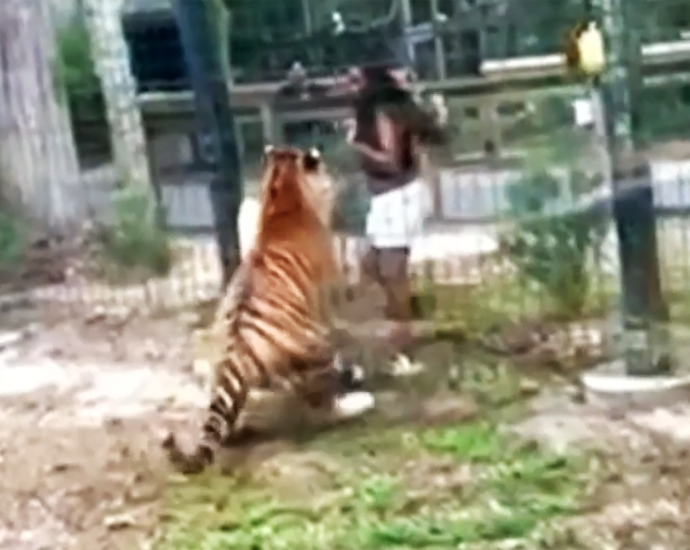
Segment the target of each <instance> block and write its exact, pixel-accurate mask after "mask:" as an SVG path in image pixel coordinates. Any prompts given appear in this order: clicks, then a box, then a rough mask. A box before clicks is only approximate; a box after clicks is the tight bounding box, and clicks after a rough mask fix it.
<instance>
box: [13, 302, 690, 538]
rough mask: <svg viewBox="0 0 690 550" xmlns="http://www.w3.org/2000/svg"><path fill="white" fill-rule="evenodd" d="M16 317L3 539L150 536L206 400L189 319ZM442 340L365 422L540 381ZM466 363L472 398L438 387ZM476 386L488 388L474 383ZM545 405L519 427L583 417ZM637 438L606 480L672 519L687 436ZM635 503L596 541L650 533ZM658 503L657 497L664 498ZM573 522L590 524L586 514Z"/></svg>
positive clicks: (470, 408)
mask: <svg viewBox="0 0 690 550" xmlns="http://www.w3.org/2000/svg"><path fill="white" fill-rule="evenodd" d="M22 327H23V328H22V329H21V330H14V329H9V328H8V329H6V330H4V331H2V330H0V509H1V510H2V513H1V514H0V550H4V549H7V550H39V549H45V550H47V549H51V550H63V549H65V550H68V549H70V550H71V549H85V550H86V549H88V550H100V549H103V550H109V549H119V548H122V549H127V550H131V549H133V548H151V547H153V545H154V541H155V539H156V535H157V529H158V528H159V526H160V518H161V512H162V507H163V505H164V504H165V498H166V485H167V483H169V480H170V477H169V473H170V472H169V470H168V467H167V465H166V463H165V461H164V460H163V457H162V455H161V452H160V449H159V442H160V440H161V438H162V436H163V434H164V433H165V432H166V431H167V430H169V429H170V428H171V427H181V426H188V427H191V425H193V422H194V419H195V417H196V413H195V412H194V411H196V410H199V409H200V408H201V406H202V405H203V404H204V393H203V390H202V388H201V385H200V384H199V383H198V380H196V379H195V378H194V375H193V372H192V357H191V350H192V346H191V345H190V336H189V329H188V328H187V327H186V326H185V323H184V322H182V321H181V320H180V319H179V318H172V319H157V320H152V319H140V318H133V317H131V316H129V315H121V316H118V315H114V316H113V315H110V316H105V315H101V314H98V315H94V314H93V313H91V314H88V315H75V316H73V317H72V318H71V320H70V322H69V323H67V322H63V323H49V322H48V321H47V320H46V318H45V317H35V316H30V315H29V316H26V317H25V318H24V319H23V323H22ZM452 352H453V350H452V349H448V348H447V347H446V348H443V346H437V347H435V348H433V349H428V350H426V351H425V352H423V353H422V354H421V357H420V359H421V360H422V361H423V362H425V364H427V365H428V364H431V363H433V362H434V361H432V360H429V361H425V359H434V360H435V362H436V363H438V358H439V357H443V358H444V363H445V366H444V368H443V371H442V372H441V371H438V372H430V373H429V375H428V376H425V377H424V379H422V380H419V379H417V380H415V381H410V382H404V381H399V382H398V383H397V386H396V387H395V388H392V389H391V390H390V391H388V390H385V389H382V390H381V391H380V392H379V394H378V402H379V407H380V412H379V413H377V419H376V420H375V421H374V422H373V424H372V426H371V428H372V429H381V428H385V425H386V424H387V423H397V422H405V423H407V422H418V421H420V420H422V421H424V422H425V423H426V422H431V421H439V422H449V421H450V422H453V421H457V420H458V419H466V418H467V417H471V416H472V415H474V414H476V412H477V409H478V408H479V407H483V408H486V405H488V407H489V408H491V407H492V406H493V405H492V403H493V402H494V400H495V401H496V402H501V403H503V402H504V401H505V400H504V399H503V398H504V397H505V398H508V399H510V398H511V397H513V396H515V395H519V396H522V397H524V396H525V395H526V394H530V393H533V392H535V391H538V389H539V387H540V386H541V385H542V384H541V382H540V381H538V380H534V379H532V380H530V381H529V383H527V384H526V383H525V379H524V377H522V378H515V377H513V378H511V377H510V376H508V377H506V376H505V373H503V374H501V373H499V372H498V371H496V372H494V373H493V374H492V373H489V376H494V378H489V379H487V378H486V376H487V375H486V369H480V368H477V369H475V370H476V373H477V375H479V374H480V373H484V374H481V377H480V378H476V377H474V375H470V374H468V373H469V371H472V365H471V362H470V361H468V360H467V358H466V359H465V360H464V361H462V362H461V363H459V364H458V365H453V364H452V362H453V359H452V358H453V353H452ZM425 354H427V356H426V357H425ZM456 357H457V355H456ZM462 368H466V369H467V370H468V373H466V374H463V375H462V376H463V378H462V384H463V385H464V386H465V387H466V388H467V389H468V390H472V393H473V395H474V396H475V397H476V398H477V400H476V401H475V402H472V401H468V400H467V399H458V398H457V393H453V392H452V391H450V390H448V389H447V387H448V386H452V385H453V384H454V383H457V380H456V379H455V378H454V376H456V375H457V372H455V371H457V369H462ZM454 373H455V374H454ZM522 374H524V373H522ZM473 384H474V388H473V387H472V385H473ZM444 388H446V389H444ZM486 388H488V389H489V391H488V392H487V393H485V394H482V389H486ZM444 392H445V393H444ZM430 394H432V395H433V398H432V399H429V395H430ZM444 395H445V396H447V397H444ZM482 399H484V401H482ZM553 414H555V415H556V416H553V415H552V416H551V417H550V416H548V414H546V413H544V412H543V411H542V412H540V411H536V412H535V415H540V417H541V418H542V419H543V421H542V423H541V426H542V428H538V429H537V428H529V429H525V430H523V431H525V432H529V433H526V434H522V435H524V436H525V437H528V438H535V439H540V438H542V439H543V438H546V439H550V438H552V436H551V435H549V434H548V433H547V432H548V431H549V430H551V431H554V430H553V428H554V427H556V428H557V429H556V430H555V431H556V432H558V433H559V434H563V433H565V432H568V433H574V432H573V430H577V429H581V428H582V421H580V422H578V421H577V420H578V419H582V418H584V415H583V414H582V410H581V409H579V408H577V407H576V408H575V409H572V410H571V409H570V408H568V406H565V407H564V406H560V405H559V406H558V407H557V411H556V413H553ZM558 415H560V417H558ZM556 417H558V418H560V420H558V418H556ZM688 418H690V413H688ZM564 419H568V420H569V421H571V422H575V424H577V426H574V427H567V426H566V425H565V424H558V422H557V420H558V421H559V422H565V420H564ZM590 420H591V422H593V424H592V425H593V426H594V427H593V428H592V429H591V430H590V431H591V433H590V434H589V435H587V437H585V436H583V438H584V439H587V438H589V439H590V440H591V439H596V438H601V437H604V438H608V440H613V439H618V438H621V441H622V440H623V439H624V438H625V437H627V436H626V434H627V431H626V430H624V429H623V427H622V426H627V425H628V424H627V423H622V424H621V420H620V418H618V419H617V418H607V417H605V416H602V415H599V414H598V413H596V412H593V416H592V417H591V419H590ZM590 420H588V422H590ZM304 422H305V423H306V424H309V422H310V420H309V419H308V418H307V419H305V420H304ZM544 426H546V428H544ZM366 428H367V430H368V429H369V425H367V426H366ZM547 428H548V429H547ZM549 433H550V432H549ZM602 434H603V435H602ZM621 436H623V437H621ZM574 439H575V440H577V439H578V438H577V437H575V438H574ZM640 441H641V440H640ZM575 444H576V445H579V444H580V443H579V442H578V441H576V443H575ZM634 447H635V449H634V451H635V452H634V453H633V454H634V455H635V457H637V458H636V459H635V460H633V462H634V463H635V464H634V465H633V466H630V465H629V464H627V463H626V464H623V463H621V462H618V463H617V466H616V468H614V470H618V471H612V474H611V477H612V479H611V483H610V484H609V485H607V488H605V491H607V493H611V491H612V489H611V487H616V486H622V485H625V487H628V486H629V480H628V474H621V472H622V471H623V470H630V474H629V475H630V476H632V477H631V479H632V478H635V479H637V480H638V481H639V480H640V479H642V480H644V484H645V485H651V486H654V487H655V490H654V491H653V493H654V494H653V495H651V496H650V500H652V501H653V502H654V503H655V505H656V503H658V502H662V503H663V502H667V503H668V502H671V503H673V506H674V508H673V511H672V512H668V514H667V513H664V514H661V517H660V518H659V519H658V522H660V523H664V521H673V518H675V519H676V520H677V518H676V516H677V515H679V514H680V512H679V510H681V509H687V507H686V506H685V505H686V504H687V502H688V499H689V498H690V496H689V495H690V490H688V488H687V482H685V481H684V482H683V483H675V482H673V480H674V479H681V478H682V479H683V480H685V479H687V473H688V468H687V467H686V466H685V464H686V463H687V460H686V458H685V457H686V456H687V451H686V448H687V445H677V444H674V445H672V446H671V447H669V448H672V449H674V450H673V451H672V452H670V454H669V455H668V456H660V455H659V451H658V450H657V451H655V452H652V453H651V455H650V449H654V448H657V449H658V446H657V445H656V444H655V442H654V441H650V440H645V441H644V442H642V443H638V444H637V445H635V446H634ZM640 447H641V449H640ZM267 449H268V452H267ZM638 451H639V452H638ZM251 452H253V451H250V454H249V455H247V454H245V455H244V456H239V457H238V456H236V457H234V459H238V460H243V461H248V460H249V458H250V457H251V458H252V463H253V464H255V460H253V459H255V458H256V456H254V455H251ZM256 452H257V453H260V452H263V453H267V456H266V457H265V458H266V459H267V460H269V464H273V463H275V461H271V460H270V459H272V458H273V457H275V456H276V455H280V456H279V458H280V463H281V464H282V462H283V459H282V457H286V458H285V460H287V459H288V458H289V457H290V456H292V455H294V452H296V451H295V450H294V448H291V447H290V446H289V445H288V446H285V445H283V444H281V443H280V442H279V443H278V444H276V445H272V446H270V447H266V446H262V447H261V448H260V449H258V450H257V451H256ZM298 454H299V453H298ZM619 454H620V453H619ZM662 454H663V453H662ZM268 455H270V456H268ZM671 455H673V456H671ZM300 456H301V455H300ZM305 456H306V455H305ZM631 456H632V455H631ZM231 458H233V457H231ZM612 464H613V462H612ZM640 471H643V472H644V473H640ZM291 477H292V476H291ZM662 479H663V480H665V481H664V483H661V482H660V481H659V480H662ZM623 480H624V481H625V482H623ZM655 480H657V481H659V482H657V483H655ZM630 483H632V481H630ZM597 490H600V489H597ZM646 495H647V491H645V490H643V489H642V488H640V487H639V483H638V484H637V488H633V489H632V491H629V490H627V489H626V490H625V491H623V490H622V489H621V490H619V494H618V496H616V495H614V496H613V497H611V496H610V494H607V495H606V496H605V498H604V497H602V498H604V500H606V501H607V502H609V501H610V502H611V503H616V502H627V501H635V502H639V501H640V500H646V498H645V497H646ZM613 505H614V504H612V506H613ZM616 505H617V504H616ZM636 506H637V507H636V508H635V511H634V513H633V512H630V513H628V512H626V513H623V512H620V511H619V509H618V508H617V509H615V511H614V512H612V513H611V515H613V516H616V517H617V518H619V519H618V520H616V521H613V520H611V521H609V520H607V528H606V529H605V531H606V532H605V534H604V535H602V536H601V537H599V536H597V537H596V540H605V539H607V538H610V537H611V536H613V535H612V531H611V529H609V528H608V527H611V526H612V527H613V528H614V530H615V529H622V530H623V531H625V532H626V533H627V531H628V530H629V529H633V531H635V530H636V526H637V525H638V524H639V525H643V527H644V528H646V530H647V531H648V530H649V527H650V524H651V526H652V527H654V529H652V530H653V531H654V532H656V527H655V525H656V523H657V522H656V520H654V521H652V520H651V519H650V518H651V516H649V517H648V514H647V512H645V511H644V510H645V509H648V508H646V507H645V506H644V505H643V504H640V505H636ZM660 506H662V505H661V504H660ZM664 506H666V507H665V508H664ZM664 506H662V508H663V509H664V510H667V508H668V506H671V505H670V504H668V505H664ZM669 514H670V516H671V517H669ZM603 517H605V516H602V515H598V516H597V518H596V520H597V521H598V522H601V521H602V518H603ZM683 517H684V518H685V517H686V516H683ZM578 521H580V520H578ZM581 521H586V522H587V524H588V525H591V526H592V528H595V527H596V526H597V521H594V520H593V519H592V520H591V521H590V520H589V519H587V518H582V519H581ZM685 523H686V522H685V520H683V521H677V523H676V527H677V528H678V529H677V530H676V531H674V532H677V534H678V537H679V538H678V539H675V540H679V541H680V540H683V541H686V540H687V538H685V536H686V534H687V530H686V529H680V526H681V525H682V524H685ZM631 525H632V527H631ZM669 532H670V531H669ZM614 534H615V533H614ZM624 538H625V537H624ZM593 540H594V539H593ZM647 540H649V539H647ZM655 542H656V541H655ZM612 547H618V546H612Z"/></svg>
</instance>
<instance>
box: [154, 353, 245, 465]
mask: <svg viewBox="0 0 690 550" xmlns="http://www.w3.org/2000/svg"><path fill="white" fill-rule="evenodd" d="M216 372H217V376H216V381H215V385H214V388H213V395H212V398H211V404H210V405H209V407H208V409H207V411H206V417H205V420H204V423H203V426H202V428H201V435H200V437H199V440H198V441H197V444H196V448H195V449H194V451H193V452H191V453H189V452H186V451H184V450H183V449H182V448H180V446H179V445H178V443H177V440H176V438H175V435H174V434H173V433H172V432H171V433H170V434H168V436H167V437H166V438H165V440H164V441H163V444H162V446H163V450H164V451H165V452H166V454H167V457H168V460H169V461H170V463H171V464H172V465H173V467H174V468H175V469H177V470H178V471H179V472H180V473H182V474H185V475H190V474H199V473H201V472H203V471H204V470H205V469H206V468H207V467H209V466H211V465H212V464H213V463H214V462H215V458H216V451H217V449H218V447H221V446H224V445H227V443H228V442H229V441H230V439H231V438H232V436H234V435H235V434H236V431H237V420H238V418H239V416H240V414H241V413H242V411H243V409H244V407H245V404H246V402H247V396H248V394H249V387H248V385H247V383H246V380H245V379H244V377H243V376H241V375H240V370H239V369H237V368H236V365H235V364H234V362H233V361H232V360H230V359H226V360H224V361H223V362H221V363H220V364H219V365H217V370H216Z"/></svg>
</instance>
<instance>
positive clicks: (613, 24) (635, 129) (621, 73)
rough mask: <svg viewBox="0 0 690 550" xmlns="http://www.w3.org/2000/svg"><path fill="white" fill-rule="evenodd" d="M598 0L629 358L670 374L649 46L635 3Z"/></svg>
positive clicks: (629, 362) (635, 370)
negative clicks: (642, 106) (644, 140)
mask: <svg viewBox="0 0 690 550" xmlns="http://www.w3.org/2000/svg"><path fill="white" fill-rule="evenodd" d="M598 3H599V6H598V7H599V8H601V13H602V23H603V29H604V31H605V35H606V38H607V45H608V69H607V71H606V73H605V74H604V76H603V78H602V79H601V83H600V86H599V93H600V95H601V101H602V105H603V115H604V125H603V126H604V129H605V136H604V137H605V141H606V145H607V149H608V153H609V157H610V163H609V173H608V174H606V175H607V177H608V179H609V180H610V182H611V185H612V192H613V216H614V222H615V227H616V233H617V236H618V255H619V259H620V270H621V273H620V277H621V288H622V300H621V302H622V303H621V309H622V317H623V342H622V344H623V349H622V352H623V358H624V360H625V366H626V370H627V372H628V374H630V375H638V376H639V375H646V376H649V375H659V374H665V373H666V369H667V368H668V366H669V365H670V360H669V356H668V353H669V351H670V350H669V349H668V341H667V340H666V339H665V338H663V330H664V325H665V324H666V323H668V308H667V307H666V304H664V301H663V296H662V292H661V282H660V279H661V278H660V269H659V253H658V243H657V236H656V221H657V220H656V212H655V208H654V191H653V187H652V178H651V169H650V165H649V162H648V161H647V159H645V158H643V156H642V155H641V154H640V146H641V143H640V141H639V116H638V113H637V108H638V101H639V92H640V89H641V87H642V56H643V51H642V48H641V46H640V37H639V31H638V30H637V29H638V28H639V27H638V26H637V23H638V22H637V21H636V17H635V10H636V6H634V2H632V1H630V0H599V2H598Z"/></svg>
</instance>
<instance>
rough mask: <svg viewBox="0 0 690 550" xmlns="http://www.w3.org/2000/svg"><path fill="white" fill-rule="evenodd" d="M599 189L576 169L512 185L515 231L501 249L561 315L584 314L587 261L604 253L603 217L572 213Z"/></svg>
mask: <svg viewBox="0 0 690 550" xmlns="http://www.w3.org/2000/svg"><path fill="white" fill-rule="evenodd" d="M596 185H597V181H596V179H595V178H592V177H590V176H587V175H586V174H584V173H583V172H581V171H579V170H575V169H568V171H567V173H566V175H565V177H559V176H557V175H555V174H553V173H552V172H550V171H549V170H548V169H545V168H531V169H528V170H527V171H525V172H524V173H523V174H522V175H521V177H520V178H519V179H518V180H516V181H515V182H513V183H512V184H511V185H510V186H509V189H508V193H507V198H508V203H509V208H510V213H511V215H512V217H514V218H515V220H516V222H515V225H514V226H513V227H512V228H511V229H510V230H509V231H506V232H504V234H503V235H502V244H503V247H504V249H505V250H506V251H507V253H508V256H509V258H510V259H511V261H512V262H513V264H514V265H515V267H516V268H517V271H518V276H519V277H520V279H521V282H522V283H523V284H528V285H529V284H532V285H536V286H537V287H538V288H539V289H540V290H541V291H543V292H545V293H546V295H547V296H548V297H549V299H550V301H551V303H552V305H553V306H555V308H556V310H557V313H559V314H561V315H564V316H566V317H574V316H577V315H579V314H581V313H582V312H583V309H584V307H585V304H586V301H587V298H588V295H589V292H590V290H591V283H592V281H591V279H592V274H591V273H590V271H589V269H588V260H589V258H590V257H591V254H592V253H593V252H595V253H596V252H597V251H598V249H599V248H600V247H601V245H602V243H603V240H604V238H605V235H606V230H607V220H606V218H605V216H604V215H603V214H602V212H599V211H595V210H593V209H587V208H573V207H572V204H573V203H577V202H578V199H581V198H582V197H583V196H584V195H585V194H586V193H589V192H591V191H592V190H593V189H594V187H595V186H596Z"/></svg>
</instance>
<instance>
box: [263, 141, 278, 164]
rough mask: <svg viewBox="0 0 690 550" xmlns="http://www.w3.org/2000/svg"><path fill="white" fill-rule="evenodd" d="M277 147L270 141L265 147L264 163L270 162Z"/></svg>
mask: <svg viewBox="0 0 690 550" xmlns="http://www.w3.org/2000/svg"><path fill="white" fill-rule="evenodd" d="M275 150H276V148H275V146H273V145H271V144H270V143H269V144H268V145H266V146H265V147H264V154H263V157H262V158H261V162H262V164H264V165H265V164H266V163H267V162H268V159H270V158H271V155H272V154H273V151H275Z"/></svg>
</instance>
